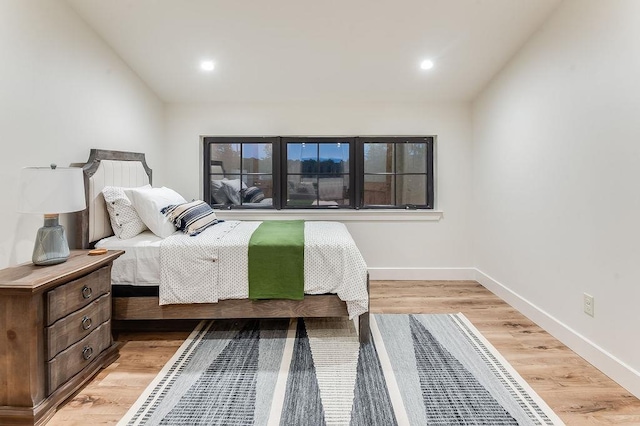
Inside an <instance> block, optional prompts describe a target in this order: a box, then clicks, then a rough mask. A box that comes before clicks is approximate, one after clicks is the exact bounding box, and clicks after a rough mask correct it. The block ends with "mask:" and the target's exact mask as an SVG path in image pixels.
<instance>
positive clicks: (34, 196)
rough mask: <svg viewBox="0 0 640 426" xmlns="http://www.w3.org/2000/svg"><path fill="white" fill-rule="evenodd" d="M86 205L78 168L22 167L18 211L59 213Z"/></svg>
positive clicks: (81, 176)
mask: <svg viewBox="0 0 640 426" xmlns="http://www.w3.org/2000/svg"><path fill="white" fill-rule="evenodd" d="M85 208H86V201H85V197H84V178H83V175H82V169H81V168H79V167H57V168H55V169H53V168H51V167H25V168H24V169H22V170H21V172H20V208H19V211H20V212H22V213H40V214H58V213H69V212H76V211H79V210H84V209H85Z"/></svg>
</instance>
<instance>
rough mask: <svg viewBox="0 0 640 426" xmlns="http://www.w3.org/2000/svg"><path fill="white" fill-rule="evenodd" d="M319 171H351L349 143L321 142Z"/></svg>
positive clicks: (338, 172) (336, 172)
mask: <svg viewBox="0 0 640 426" xmlns="http://www.w3.org/2000/svg"><path fill="white" fill-rule="evenodd" d="M318 173H327V174H342V173H349V144H348V143H322V144H320V165H319V170H318Z"/></svg>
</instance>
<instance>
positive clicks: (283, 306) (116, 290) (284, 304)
mask: <svg viewBox="0 0 640 426" xmlns="http://www.w3.org/2000/svg"><path fill="white" fill-rule="evenodd" d="M83 171H84V177H85V192H86V198H87V209H86V210H84V211H83V212H81V213H80V214H79V215H78V223H77V226H76V232H77V233H78V235H77V238H78V241H79V243H80V244H81V246H82V247H83V248H93V247H95V246H96V245H97V246H102V247H105V248H109V249H122V250H125V255H123V256H122V257H121V258H120V259H118V260H117V261H116V262H118V263H115V264H114V269H113V272H114V273H113V276H112V283H113V319H114V321H117V322H123V321H131V320H200V319H223V318H292V317H343V316H349V311H351V313H352V316H353V312H354V309H353V306H352V305H353V303H354V302H353V301H349V303H350V304H351V305H350V306H349V308H348V306H347V302H345V301H343V300H341V299H340V297H338V295H336V294H306V293H307V283H306V277H307V275H306V269H307V264H306V261H305V295H304V299H303V300H287V299H269V300H250V299H246V298H237V297H239V296H240V295H239V294H235V295H233V297H234V298H225V297H221V298H220V299H219V300H218V299H216V300H217V302H216V303H201V302H200V301H197V302H195V303H194V302H192V301H190V302H188V303H186V302H180V303H178V302H175V303H170V304H167V303H166V301H163V303H162V304H161V291H160V290H159V281H160V278H159V275H160V274H159V273H158V267H159V266H158V265H159V263H160V259H161V256H160V254H161V253H165V252H166V250H168V249H167V248H166V247H165V248H164V249H161V247H163V244H165V246H168V245H169V244H168V242H167V241H169V240H173V239H175V240H178V241H179V238H180V236H177V235H176V236H171V237H169V238H168V239H167V241H165V242H163V240H162V239H160V238H159V237H156V236H155V235H153V234H152V233H149V232H148V231H147V232H146V233H142V234H139V235H138V236H136V237H134V238H131V239H125V240H120V239H118V238H117V237H115V236H113V229H112V226H111V223H110V220H109V214H108V212H107V208H106V207H107V206H106V204H105V200H104V197H103V195H102V192H101V191H102V189H103V188H104V187H106V186H116V187H142V186H144V185H148V184H151V182H152V171H151V169H150V168H149V167H148V165H147V164H146V160H145V156H144V154H142V153H133V152H122V151H109V150H99V149H92V150H91V153H90V156H89V159H88V161H87V163H86V164H85V165H84V166H83ZM227 222H229V223H226V224H224V225H225V226H226V228H234V226H235V227H238V228H242V227H245V228H246V227H247V226H250V224H248V223H242V224H237V225H234V223H235V221H227ZM338 225H341V224H335V225H331V222H327V223H326V226H338ZM304 226H305V239H306V238H307V237H306V232H307V231H306V230H307V229H309V228H308V227H309V226H314V227H316V228H315V229H316V234H317V235H322V234H323V233H326V232H325V231H324V230H322V229H321V228H317V227H318V226H320V227H321V226H323V225H322V224H321V223H318V224H313V225H312V224H311V223H308V222H305V225H304ZM342 226H344V225H342ZM216 227H220V224H219V225H215V226H213V227H212V228H213V229H216ZM218 229H220V230H221V231H220V232H222V230H223V227H220V228H218ZM311 229H314V228H311ZM332 229H333V228H332ZM205 232H206V233H207V235H209V230H207V231H205ZM205 232H203V234H205ZM216 232H218V231H217V230H216ZM234 232H235V230H234ZM345 232H346V228H345ZM201 235H202V234H201ZM201 235H199V236H196V237H187V236H184V237H187V238H200V237H201ZM346 235H348V232H347V233H346ZM174 237H175V238H174ZM348 238H349V239H350V236H349V237H348ZM305 244H306V243H305ZM161 250H165V251H164V252H162V251H161ZM356 250H357V248H356ZM305 256H306V246H305ZM351 272H353V271H350V270H348V269H346V267H345V271H344V274H345V276H347V275H348V273H351ZM365 274H366V270H365ZM221 280H222V282H223V284H224V276H222V277H221ZM316 281H318V280H316ZM358 281H361V280H358ZM362 286H364V287H365V288H364V291H366V298H365V300H364V301H363V300H360V301H359V302H358V304H359V305H360V306H361V307H360V308H358V310H357V312H359V314H358V315H357V316H356V318H355V321H356V324H357V328H358V330H359V335H360V340H361V341H362V342H367V341H368V340H369V315H368V306H369V300H368V291H369V288H368V287H369V280H368V274H366V278H365V279H364V280H363V284H362ZM320 290H321V289H320V288H318V287H317V286H316V288H314V289H313V290H312V292H313V293H318V292H319V291H320ZM363 304H364V305H365V306H364V309H363V308H362V305H363ZM363 311H364V312H363ZM125 324H126V323H125Z"/></svg>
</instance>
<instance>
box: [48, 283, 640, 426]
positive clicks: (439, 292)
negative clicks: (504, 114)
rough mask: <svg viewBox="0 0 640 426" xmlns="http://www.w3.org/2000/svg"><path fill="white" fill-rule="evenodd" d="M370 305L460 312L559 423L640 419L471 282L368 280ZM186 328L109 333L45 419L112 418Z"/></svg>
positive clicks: (617, 393)
mask: <svg viewBox="0 0 640 426" xmlns="http://www.w3.org/2000/svg"><path fill="white" fill-rule="evenodd" d="M371 311H372V312H373V313H456V312H462V313H463V314H465V315H466V316H467V318H469V320H470V321H471V322H472V323H473V324H474V325H475V326H476V328H478V329H479V330H480V331H481V332H482V334H483V335H484V336H485V337H486V338H487V339H488V340H489V341H490V342H491V343H492V344H493V345H494V346H495V347H496V348H497V349H498V350H499V351H500V352H501V353H502V355H503V356H504V357H505V358H506V359H507V360H508V361H509V362H510V363H511V364H512V365H513V367H514V368H515V369H516V370H517V371H518V373H520V375H521V376H522V377H524V379H525V380H527V382H528V383H529V384H530V385H531V387H532V388H533V389H534V390H535V391H536V392H537V393H538V394H539V395H540V396H541V397H542V398H543V399H544V400H545V401H546V402H547V404H549V406H550V407H551V408H552V409H553V410H554V411H555V412H556V413H557V414H558V415H559V416H560V418H561V419H562V420H563V421H564V422H565V423H566V424H568V425H580V426H584V425H612V424H615V425H640V400H638V399H637V398H635V397H634V396H633V395H631V394H630V393H629V392H627V391H626V390H625V389H623V388H622V387H620V386H619V385H617V384H616V383H615V382H613V381H612V380H610V379H609V378H608V377H607V376H605V375H604V374H603V373H601V372H600V371H599V370H597V369H596V368H594V367H593V366H591V365H590V364H589V363H587V362H586V361H584V360H583V359H582V358H580V357H579V356H578V355H576V354H575V353H574V352H573V351H571V350H570V349H568V348H567V347H566V346H564V345H563V344H562V343H560V342H559V341H558V340H556V339H554V338H553V337H551V336H550V335H549V334H548V333H546V332H545V331H543V330H542V329H541V328H540V327H538V326H536V325H535V324H534V323H533V322H531V321H529V320H528V319H527V318H525V317H524V316H523V315H522V314H520V313H519V312H518V311H516V310H515V309H513V308H511V307H510V306H509V305H507V304H506V303H505V302H503V301H502V300H501V299H499V298H498V297H496V296H494V295H493V294H492V293H491V292H489V291H488V290H486V289H485V288H484V287H482V286H481V285H480V284H478V283H476V282H474V281H373V282H372V283H371ZM188 334H189V333H188V332H165V333H148V332H147V333H141V332H138V333H130V332H128V333H124V332H120V333H116V335H115V338H116V339H117V340H118V341H120V342H122V344H123V345H122V347H121V349H120V358H119V359H118V360H117V361H116V362H115V363H113V364H112V365H111V366H109V367H108V368H107V369H105V370H103V371H102V372H100V373H99V374H98V375H97V376H96V377H95V379H94V380H93V381H92V382H91V383H90V384H89V385H88V386H86V387H85V388H84V389H83V390H82V391H81V392H80V393H78V394H77V395H76V396H75V397H73V398H72V399H70V400H69V401H68V402H67V404H66V405H65V406H64V407H63V408H61V409H60V410H59V411H58V412H57V413H56V414H55V415H54V417H53V418H52V419H51V421H50V422H49V423H48V425H50V426H53V425H65V426H70V425H97V424H115V423H116V422H117V421H118V420H119V419H120V418H121V416H123V415H124V414H125V413H126V411H127V410H128V409H129V407H130V406H131V405H132V404H133V403H134V402H135V400H136V399H137V398H138V396H139V395H140V394H141V393H142V391H143V390H144V389H145V388H146V386H147V385H148V384H149V383H150V382H151V380H152V379H153V378H154V377H155V375H156V374H157V373H158V372H159V371H160V369H161V368H162V366H163V365H164V364H165V363H166V362H167V361H168V360H169V358H171V356H172V355H173V354H174V353H175V351H176V350H177V349H178V347H179V346H180V344H181V343H182V341H183V340H184V338H185V337H186V336H187V335H188ZM185 426H186V425H185Z"/></svg>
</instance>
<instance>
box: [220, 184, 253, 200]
mask: <svg viewBox="0 0 640 426" xmlns="http://www.w3.org/2000/svg"><path fill="white" fill-rule="evenodd" d="M222 188H223V190H224V193H225V194H226V195H227V198H228V199H229V201H230V202H231V204H235V205H239V204H240V200H241V199H242V194H241V193H240V191H242V190H243V189H247V184H246V183H244V182H242V181H241V180H240V179H228V180H223V181H222Z"/></svg>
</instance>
